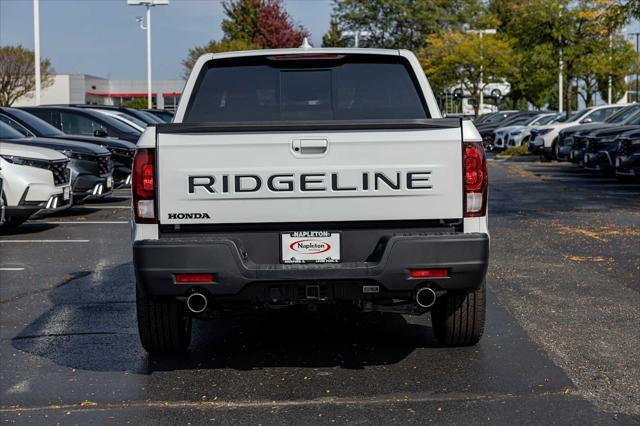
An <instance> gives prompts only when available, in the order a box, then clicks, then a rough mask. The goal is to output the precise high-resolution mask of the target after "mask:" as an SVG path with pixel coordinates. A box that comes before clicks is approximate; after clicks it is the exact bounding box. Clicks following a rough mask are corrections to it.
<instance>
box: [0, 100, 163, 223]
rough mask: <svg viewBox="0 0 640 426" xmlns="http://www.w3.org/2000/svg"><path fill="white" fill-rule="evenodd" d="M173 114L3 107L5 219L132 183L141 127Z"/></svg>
mask: <svg viewBox="0 0 640 426" xmlns="http://www.w3.org/2000/svg"><path fill="white" fill-rule="evenodd" d="M172 117H173V115H172V113H171V112H168V111H162V110H144V111H143V110H136V109H132V108H124V107H115V106H106V105H48V106H40V107H24V108H9V107H0V223H2V224H3V226H7V227H8V226H17V225H20V224H21V223H23V222H24V221H26V220H27V219H29V218H30V217H33V216H34V215H38V216H43V215H46V214H50V213H53V212H56V211H59V210H63V209H66V208H69V207H70V206H71V205H72V204H74V203H83V202H88V201H91V200H93V199H99V198H102V197H105V196H108V195H109V194H111V193H112V191H113V190H114V189H116V188H120V187H126V186H129V185H130V184H131V166H132V162H133V156H134V154H135V151H136V142H137V141H138V138H139V137H140V135H141V134H142V132H143V131H144V128H145V127H146V126H148V125H155V124H160V123H165V122H169V121H171V119H172Z"/></svg>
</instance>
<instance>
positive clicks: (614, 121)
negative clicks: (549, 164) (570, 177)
mask: <svg viewBox="0 0 640 426" xmlns="http://www.w3.org/2000/svg"><path fill="white" fill-rule="evenodd" d="M638 113H640V103H634V104H631V105H627V106H625V107H624V108H621V109H619V110H618V111H616V112H615V113H613V114H611V115H610V116H609V117H607V119H606V120H604V121H603V122H600V123H587V124H579V125H576V126H571V127H567V128H565V129H562V130H561V131H560V133H559V134H558V143H557V144H556V149H555V153H554V154H555V155H554V156H555V158H556V159H557V160H559V161H568V160H569V155H570V154H571V150H572V149H573V138H574V137H578V138H579V137H580V135H581V134H584V133H588V132H589V131H591V130H594V129H599V128H604V127H610V126H617V125H624V124H625V123H626V122H627V121H630V120H633V119H634V116H635V115H636V114H638Z"/></svg>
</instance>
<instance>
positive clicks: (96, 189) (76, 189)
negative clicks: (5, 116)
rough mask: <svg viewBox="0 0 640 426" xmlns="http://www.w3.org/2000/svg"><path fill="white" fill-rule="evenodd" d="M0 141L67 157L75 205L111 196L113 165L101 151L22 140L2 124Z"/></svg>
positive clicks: (69, 143) (52, 141) (92, 147)
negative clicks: (47, 150)
mask: <svg viewBox="0 0 640 426" xmlns="http://www.w3.org/2000/svg"><path fill="white" fill-rule="evenodd" d="M0 141H3V142H10V143H12V144H16V145H24V146H27V147H36V146H37V147H41V148H49V149H53V150H55V151H58V152H60V153H61V154H63V155H66V156H67V157H69V160H70V161H69V165H68V166H69V168H70V169H71V176H70V179H71V190H72V193H73V197H74V200H75V201H85V200H88V199H91V198H100V197H103V196H105V195H107V194H110V193H111V191H112V189H113V176H112V170H113V163H112V161H111V154H109V151H108V150H107V149H106V148H104V147H101V146H97V145H91V144H88V143H84V142H72V141H66V140H63V139H49V138H35V137H31V138H29V137H25V135H23V134H22V133H20V132H18V131H17V130H15V129H14V128H13V127H11V126H9V125H8V124H6V123H4V122H2V121H0Z"/></svg>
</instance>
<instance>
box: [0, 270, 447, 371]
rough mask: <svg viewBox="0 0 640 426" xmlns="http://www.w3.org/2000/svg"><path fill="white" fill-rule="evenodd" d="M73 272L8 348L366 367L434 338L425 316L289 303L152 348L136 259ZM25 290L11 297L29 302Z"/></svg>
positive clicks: (169, 364)
mask: <svg viewBox="0 0 640 426" xmlns="http://www.w3.org/2000/svg"><path fill="white" fill-rule="evenodd" d="M85 272H88V271H85ZM74 276H75V278H70V279H68V280H66V281H65V282H64V283H63V284H61V285H59V286H57V287H55V288H53V289H52V290H51V291H50V292H49V293H48V294H47V296H48V297H49V300H50V305H49V304H46V303H41V304H39V305H40V306H48V309H47V310H46V311H45V312H43V313H41V314H40V315H39V316H38V317H37V318H36V319H35V320H33V321H32V322H31V323H30V324H29V325H27V326H26V327H25V328H24V329H23V330H22V331H20V332H19V333H18V334H17V335H16V336H14V337H13V338H12V340H11V344H12V346H13V348H15V349H17V350H19V351H23V352H26V353H29V354H32V355H35V356H38V357H42V358H46V359H48V360H50V361H52V362H54V363H56V364H58V365H60V366H64V367H69V368H75V369H83V370H90V371H126V372H131V373H137V374H151V373H153V372H155V371H171V370H191V369H236V370H252V369H261V368H266V367H310V368H314V367H318V368H319V367H341V368H345V369H362V368H365V367H366V366H371V365H388V364H395V363H398V362H400V361H401V360H403V359H404V358H406V357H407V356H408V355H409V354H411V353H412V352H413V351H414V350H415V349H416V348H424V347H437V346H438V345H437V343H436V342H435V340H434V339H433V337H432V334H431V328H430V326H429V325H428V319H427V317H424V316H423V317H418V318H416V317H413V318H411V319H410V320H409V321H410V322H408V321H407V319H405V317H403V316H401V315H397V314H380V313H366V314H365V313H355V312H336V311H335V310H323V309H319V310H318V311H317V312H308V310H304V309H288V310H282V311H277V312H273V311H272V312H268V313H261V314H255V315H252V316H245V317H238V318H227V319H220V320H212V321H200V320H196V321H194V329H193V338H192V343H191V346H190V347H189V351H187V352H186V353H185V354H181V355H179V356H171V357H151V356H149V355H147V354H146V352H145V351H144V350H143V349H142V347H141V346H140V343H139V340H138V335H137V324H136V310H135V300H134V284H133V283H134V278H133V268H132V265H131V264H130V263H126V264H122V265H118V266H115V267H109V268H104V269H100V268H98V269H96V270H94V271H90V273H84V274H74ZM27 299H30V297H25V298H22V299H20V300H16V301H12V302H11V303H12V304H16V305H18V306H16V308H18V309H22V308H23V306H24V307H25V308H26V307H31V308H32V306H33V305H32V301H30V300H27ZM407 318H409V317H407ZM414 320H415V322H414Z"/></svg>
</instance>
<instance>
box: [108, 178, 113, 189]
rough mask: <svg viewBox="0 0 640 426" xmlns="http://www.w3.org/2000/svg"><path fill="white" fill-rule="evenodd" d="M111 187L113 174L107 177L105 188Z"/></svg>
mask: <svg viewBox="0 0 640 426" xmlns="http://www.w3.org/2000/svg"><path fill="white" fill-rule="evenodd" d="M111 188H113V176H109V177H107V189H111Z"/></svg>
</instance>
